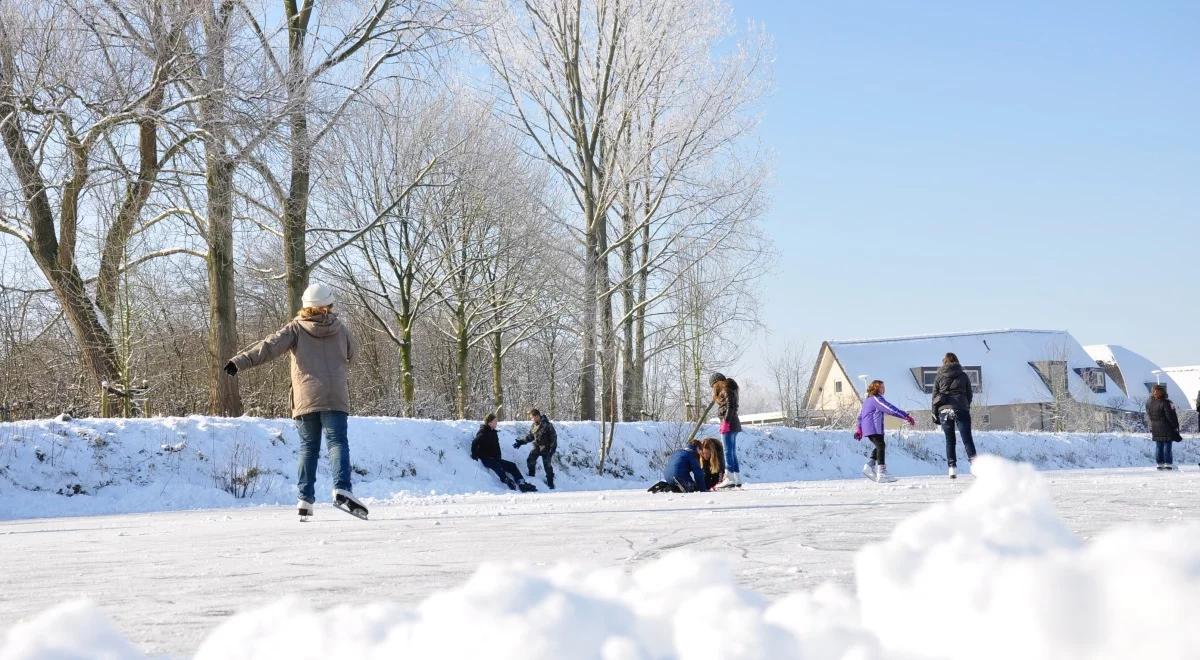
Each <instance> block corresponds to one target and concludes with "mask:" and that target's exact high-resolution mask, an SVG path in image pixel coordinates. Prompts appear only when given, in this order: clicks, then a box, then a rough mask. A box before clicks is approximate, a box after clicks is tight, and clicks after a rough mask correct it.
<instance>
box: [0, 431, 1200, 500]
mask: <svg viewBox="0 0 1200 660" xmlns="http://www.w3.org/2000/svg"><path fill="white" fill-rule="evenodd" d="M556 427H557V429H558V438H559V453H558V456H557V458H556V463H557V465H558V468H557V475H558V484H557V485H558V486H559V488H560V489H561V490H600V489H620V488H637V487H643V488H644V487H645V486H647V485H649V484H650V483H652V482H654V481H655V480H657V479H658V478H659V469H660V467H661V464H662V458H663V456H664V455H665V453H666V452H667V451H668V450H669V449H670V448H672V447H675V446H677V445H678V444H679V443H680V442H681V441H682V440H683V439H684V438H685V437H686V435H687V433H688V432H689V431H690V427H689V426H688V425H685V424H681V423H670V422H657V423H631V424H619V425H618V426H617V439H616V442H615V445H614V448H613V453H612V456H611V457H610V460H609V463H608V465H607V466H606V469H605V474H604V475H598V474H597V456H596V447H597V445H598V442H597V434H598V426H597V425H596V424H595V423H584V422H558V423H556ZM476 428H478V425H477V423H474V422H469V421H460V422H443V421H431V420H410V419H396V418H373V417H353V418H351V420H350V429H349V435H350V454H351V461H352V464H353V468H354V473H355V474H354V482H355V492H356V493H358V494H359V495H360V496H363V497H366V498H369V499H370V500H373V501H375V502H394V501H400V500H403V499H404V498H410V497H421V496H427V495H444V494H454V493H458V494H461V493H474V492H500V491H503V490H504V487H503V486H502V485H501V484H500V482H499V480H497V479H496V478H495V477H494V476H493V475H492V473H490V472H488V471H486V470H484V469H482V468H481V467H480V466H479V464H478V463H476V462H475V461H472V460H471V459H470V456H469V449H470V445H471V439H472V437H473V435H474V432H475V430H476ZM527 429H528V424H527V423H519V422H512V423H506V424H503V425H502V426H501V431H500V438H501V447H502V449H503V452H504V456H505V458H507V459H510V460H513V461H515V462H517V463H518V465H521V466H522V467H523V466H524V457H525V455H526V454H527V451H528V450H527V449H526V448H522V449H520V450H515V449H513V448H512V446H511V445H512V441H513V440H514V439H516V438H518V437H520V436H521V435H522V434H524V433H525V431H526V430H527ZM715 430H716V429H715V428H711V427H706V429H705V432H708V433H715ZM976 444H977V446H978V447H979V450H980V451H981V452H984V453H992V454H997V455H1000V456H1003V457H1006V458H1010V459H1013V460H1017V461H1022V462H1027V463H1030V464H1032V465H1034V466H1035V467H1037V468H1039V469H1062V468H1098V467H1130V466H1144V465H1150V464H1153V444H1152V443H1151V442H1149V441H1148V440H1147V439H1146V436H1144V435H1121V434H1104V435H1088V434H1046V433H1001V432H981V433H978V434H976ZM1189 445H1191V443H1190V442H1185V443H1178V444H1176V445H1175V448H1176V462H1177V463H1194V462H1195V460H1196V457H1195V454H1196V452H1195V451H1194V450H1192V449H1191V447H1190V446H1189ZM297 447H298V438H297V435H296V430H295V427H294V426H293V424H292V422H291V420H287V419H254V418H239V419H227V418H214V417H199V416H197V417H187V418H156V419H145V420H113V419H79V420H67V421H59V420H39V421H32V422H16V423H8V424H0V519H13V518H30V517H44V516H63V515H94V514H111V513H133V512H147V511H167V510H179V509H193V508H218V507H230V506H239V505H273V504H291V503H293V502H294V497H295V464H296V454H297ZM944 447H945V442H944V440H943V437H942V435H941V434H940V433H935V432H909V431H905V432H896V431H891V432H889V433H888V467H889V469H890V471H891V472H892V474H894V475H897V476H914V475H930V474H941V473H942V472H943V471H944V469H945V461H944V452H945V448H944ZM865 449H866V444H865V443H861V442H855V441H854V439H853V438H852V437H851V435H850V433H849V432H845V431H808V430H797V429H787V428H761V429H752V430H748V431H746V432H744V433H742V434H741V436H739V439H738V455H739V457H740V459H741V463H742V471H743V475H744V477H745V478H746V479H747V480H748V481H750V482H759V483H762V482H780V481H798V480H813V479H838V478H854V477H857V476H859V470H860V468H861V466H862V463H863V455H864V452H865ZM959 452H960V454H961V452H962V448H961V446H960V448H959ZM960 458H961V456H960ZM963 463H964V464H965V461H963ZM319 469H320V472H319V478H318V484H317V492H318V497H319V498H322V497H323V496H324V494H327V493H328V492H329V490H330V481H329V475H328V470H327V465H326V463H325V461H324V460H322V461H321V465H320V468H319ZM539 476H540V466H539ZM535 483H538V485H539V487H541V488H542V489H543V490H544V489H545V486H544V485H543V484H542V483H541V481H540V479H539V480H537V481H536V482H535Z"/></svg>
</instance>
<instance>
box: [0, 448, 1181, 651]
mask: <svg viewBox="0 0 1200 660" xmlns="http://www.w3.org/2000/svg"><path fill="white" fill-rule="evenodd" d="M1183 470H1184V471H1182V472H1176V473H1162V472H1157V471H1155V470H1153V469H1152V468H1150V469H1122V470H1081V471H1061V472H1048V473H1045V476H1046V478H1047V480H1048V482H1049V483H1050V489H1051V492H1052V493H1053V497H1054V502H1055V505H1056V507H1057V508H1058V512H1059V515H1060V516H1061V517H1062V518H1063V519H1064V520H1065V521H1066V523H1067V524H1068V525H1069V526H1070V527H1071V529H1072V530H1073V531H1074V532H1075V533H1077V534H1078V535H1079V536H1080V537H1081V538H1083V539H1085V540H1086V539H1088V538H1090V537H1091V536H1093V535H1094V534H1096V533H1097V532H1099V531H1101V530H1104V529H1106V528H1108V527H1110V526H1112V525H1116V524H1122V523H1149V524H1153V523H1159V522H1176V521H1182V520H1192V521H1195V520H1200V471H1198V470H1197V468H1196V466H1194V465H1191V466H1183ZM539 481H540V480H539ZM971 481H972V480H971V478H970V477H966V478H960V479H958V480H957V481H951V480H950V479H948V478H946V477H910V478H902V479H901V480H900V481H898V482H896V483H894V484H886V485H879V484H875V483H872V482H869V481H867V480H865V479H858V480H835V481H808V482H793V483H777V484H755V485H751V486H749V487H747V488H745V489H743V490H741V491H731V492H722V493H698V494H690V495H651V494H648V493H645V492H639V491H630V490H625V491H592V492H572V493H547V492H544V491H543V492H541V493H537V494H534V495H526V496H517V495H513V496H509V495H493V494H478V495H454V496H442V497H426V498H415V499H407V500H402V501H397V502H395V503H389V504H382V503H376V504H375V505H374V506H373V507H372V509H371V520H370V521H368V522H363V521H359V520H356V519H354V518H351V517H350V516H348V515H347V514H345V513H342V512H340V511H336V510H334V509H333V508H332V507H331V506H330V505H329V504H328V503H319V504H318V507H317V512H316V513H317V517H316V519H315V520H314V521H313V522H310V523H306V524H301V523H299V522H298V521H297V520H296V515H295V512H294V510H293V509H292V508H291V507H258V508H239V509H228V510H204V511H180V512H170V513H154V514H132V515H122V516H100V517H79V518H53V519H35V520H17V521H5V522H0V549H2V551H3V555H4V558H5V564H6V566H5V568H6V570H5V571H3V573H2V574H0V594H3V598H0V633H3V632H4V631H5V630H7V629H8V627H9V625H10V624H11V623H13V622H15V621H17V620H19V619H22V618H25V617H29V616H32V615H34V614H36V613H38V612H41V611H42V610H44V609H46V608H49V607H51V606H53V605H56V604H58V603H60V602H62V601H64V600H67V599H71V598H76V597H87V598H90V599H92V600H93V601H94V602H96V603H97V604H99V606H100V607H101V608H102V609H103V610H104V611H105V612H106V613H107V614H108V615H109V616H110V617H112V619H113V620H114V621H115V623H116V625H117V627H118V629H119V630H120V631H121V632H122V633H123V634H124V635H125V636H126V637H128V639H130V640H131V641H132V642H134V643H135V644H137V645H138V646H139V647H140V648H141V649H142V650H143V651H146V652H149V653H151V654H163V653H165V654H170V655H172V656H183V655H188V654H190V653H191V652H193V651H194V650H195V648H196V646H197V644H198V643H199V642H200V641H201V640H202V639H203V638H204V637H205V635H207V633H208V632H209V631H210V630H211V629H212V628H214V627H215V626H216V625H217V624H218V623H220V622H221V621H223V620H224V619H225V618H227V617H228V616H230V615H231V614H233V613H235V612H237V611H239V610H243V609H247V608H250V607H255V606H259V605H263V604H266V603H269V602H272V601H275V600H276V599H278V598H279V597H281V596H283V595H285V594H298V595H300V596H301V597H303V598H306V599H309V600H310V602H312V603H313V604H314V605H315V606H317V607H320V608H326V607H332V606H334V605H338V604H344V603H362V602H369V601H373V600H392V601H397V602H400V603H406V604H415V603H417V602H419V601H420V600H421V599H423V598H424V597H425V596H427V595H429V594H430V593H432V592H435V591H437V590H440V589H444V588H446V587H449V586H453V585H457V584H460V583H462V582H463V581H464V580H466V578H467V577H468V576H469V575H470V574H471V573H473V572H474V570H475V568H476V567H477V565H478V564H479V563H480V562H483V561H499V562H510V561H523V562H527V563H530V564H534V565H538V564H552V563H555V562H558V561H560V560H568V561H572V562H582V563H585V564H592V565H595V566H611V565H636V564H639V563H641V562H645V561H648V560H652V559H655V558H657V557H659V556H661V555H662V554H664V553H666V552H669V551H670V550H674V549H678V548H689V549H693V550H700V551H705V552H713V553H718V554H722V555H724V556H727V557H729V558H730V559H731V560H732V561H733V562H734V566H735V567H736V570H737V574H738V578H739V580H740V581H741V583H742V584H743V585H744V586H746V587H749V588H751V589H754V590H755V591H758V592H759V593H761V594H764V595H766V596H772V597H773V596H779V595H782V594H786V593H789V592H792V591H796V590H799V589H810V588H813V587H815V586H817V585H818V584H820V583H822V582H825V581H829V580H832V581H834V582H837V583H840V584H843V585H846V586H849V587H851V588H852V587H853V580H854V576H853V572H852V560H853V554H854V552H855V551H856V550H858V549H859V548H860V547H861V546H862V545H863V544H865V543H869V542H872V541H878V540H882V539H883V538H884V537H885V536H887V535H888V534H889V533H890V532H891V530H892V527H893V526H894V524H895V523H896V522H897V521H899V520H902V519H904V518H906V517H908V516H910V515H911V514H913V513H915V512H917V511H919V510H921V509H924V508H926V507H927V506H929V505H930V504H932V503H934V502H941V501H945V500H948V499H950V498H952V497H954V496H955V495H957V494H959V493H961V492H962V491H963V490H965V489H966V488H967V487H969V485H970V484H971ZM539 485H540V484H539ZM1135 560H1137V561H1140V560H1144V558H1141V559H1135Z"/></svg>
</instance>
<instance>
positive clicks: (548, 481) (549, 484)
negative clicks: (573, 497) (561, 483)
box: [546, 474, 554, 490]
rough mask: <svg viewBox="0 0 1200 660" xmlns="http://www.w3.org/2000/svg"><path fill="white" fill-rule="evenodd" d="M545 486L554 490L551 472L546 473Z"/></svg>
mask: <svg viewBox="0 0 1200 660" xmlns="http://www.w3.org/2000/svg"><path fill="white" fill-rule="evenodd" d="M546 488H549V489H550V490H554V475H552V474H547V475H546Z"/></svg>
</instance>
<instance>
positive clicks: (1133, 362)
mask: <svg viewBox="0 0 1200 660" xmlns="http://www.w3.org/2000/svg"><path fill="white" fill-rule="evenodd" d="M1084 350H1085V351H1087V352H1088V355H1090V356H1092V358H1093V359H1094V360H1096V361H1097V362H1107V363H1110V364H1114V365H1116V367H1117V369H1119V370H1120V372H1121V377H1122V378H1123V379H1124V380H1125V396H1126V398H1127V401H1126V402H1125V405H1123V406H1122V407H1123V408H1126V409H1128V410H1131V411H1140V410H1142V409H1143V407H1144V406H1145V402H1146V399H1147V398H1148V397H1149V396H1150V389H1149V388H1148V387H1147V386H1146V384H1147V383H1162V384H1164V385H1166V386H1167V395H1168V396H1169V397H1170V398H1171V400H1172V401H1176V402H1182V401H1187V400H1188V397H1187V396H1186V395H1185V394H1184V391H1183V389H1182V388H1181V387H1180V386H1179V383H1178V382H1177V381H1176V379H1175V378H1173V377H1172V376H1171V375H1170V374H1166V373H1162V372H1163V371H1164V370H1163V369H1162V367H1159V366H1158V365H1157V364H1155V363H1153V362H1151V361H1150V360H1149V359H1147V358H1146V357H1145V356H1143V355H1140V354H1138V353H1135V352H1134V351H1131V350H1129V349H1128V348H1125V347H1124V346H1117V345H1115V344H1096V345H1093V346H1085V347H1084ZM1155 372H1159V373H1155ZM1177 405H1178V404H1177Z"/></svg>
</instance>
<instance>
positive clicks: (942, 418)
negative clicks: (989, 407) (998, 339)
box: [931, 353, 975, 479]
mask: <svg viewBox="0 0 1200 660" xmlns="http://www.w3.org/2000/svg"><path fill="white" fill-rule="evenodd" d="M974 396H975V390H974V389H973V388H972V386H971V377H970V376H968V375H967V372H966V371H963V368H962V364H960V363H959V361H958V356H957V355H955V354H954V353H947V354H946V357H944V358H942V366H941V367H940V368H939V369H938V372H937V376H936V377H935V378H934V379H933V402H932V406H931V408H932V410H933V423H934V424H938V425H940V426H941V427H942V433H944V434H946V465H947V467H948V472H949V474H950V478H951V479H957V478H958V454H957V451H956V446H957V444H958V442H957V440H956V439H955V437H954V429H955V427H957V428H958V432H959V433H961V434H962V442H963V448H964V449H966V450H967V460H968V461H974V460H975V439H974V438H973V437H972V436H971V399H972V398H973V397H974Z"/></svg>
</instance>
